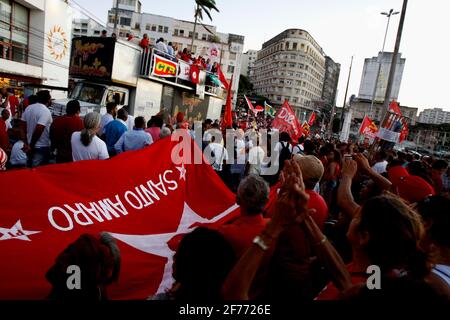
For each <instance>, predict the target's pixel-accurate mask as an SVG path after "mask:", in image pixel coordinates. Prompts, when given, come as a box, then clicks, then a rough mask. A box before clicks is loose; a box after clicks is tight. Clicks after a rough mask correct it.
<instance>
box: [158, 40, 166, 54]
mask: <svg viewBox="0 0 450 320" xmlns="http://www.w3.org/2000/svg"><path fill="white" fill-rule="evenodd" d="M155 48H156V50H159V51H161V52H164V53H168V49H167V46H166V44H165V43H164V38H159V39H158V40H157V41H156V45H155Z"/></svg>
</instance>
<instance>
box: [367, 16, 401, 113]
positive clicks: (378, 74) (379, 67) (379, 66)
mask: <svg viewBox="0 0 450 320" xmlns="http://www.w3.org/2000/svg"><path fill="white" fill-rule="evenodd" d="M399 13H400V12H398V11H395V12H394V9H391V10H389V12H381V14H382V15H383V16H386V17H387V18H388V20H387V25H386V32H385V34H384V40H383V48H382V49H381V55H380V56H379V57H378V59H377V60H378V69H377V75H376V77H375V84H374V86H373V87H374V88H373V93H372V101H371V104H370V109H369V116H370V117H371V118H372V110H373V104H374V102H375V96H376V94H377V85H378V80H379V78H380V71H381V63H382V58H383V54H384V48H385V45H386V38H387V34H388V30H389V22H390V21H391V16H394V15H396V14H399Z"/></svg>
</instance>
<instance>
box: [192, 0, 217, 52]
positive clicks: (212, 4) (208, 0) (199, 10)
mask: <svg viewBox="0 0 450 320" xmlns="http://www.w3.org/2000/svg"><path fill="white" fill-rule="evenodd" d="M213 10H215V11H217V12H219V9H217V7H216V1H215V0H195V15H194V18H195V22H194V32H193V34H192V42H191V51H192V49H193V48H194V39H195V32H196V30H197V22H198V21H200V23H201V21H203V14H204V13H206V15H207V16H208V18H209V20H211V21H212V17H211V11H213ZM201 25H202V26H203V27H204V28H205V29H206V30H207V31H208V32H209V33H211V34H214V33H213V32H212V31H211V30H209V29H208V28H207V27H206V26H205V25H204V24H203V23H201Z"/></svg>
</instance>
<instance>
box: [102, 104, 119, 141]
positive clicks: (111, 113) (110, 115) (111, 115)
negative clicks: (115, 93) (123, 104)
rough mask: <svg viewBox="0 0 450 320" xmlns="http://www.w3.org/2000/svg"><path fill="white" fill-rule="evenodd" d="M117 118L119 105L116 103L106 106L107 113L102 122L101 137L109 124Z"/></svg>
mask: <svg viewBox="0 0 450 320" xmlns="http://www.w3.org/2000/svg"><path fill="white" fill-rule="evenodd" d="M116 116H117V104H116V103H115V102H109V103H108V104H107V105H106V113H105V114H104V115H103V116H102V119H101V120H100V135H102V134H104V131H103V129H104V128H105V127H106V125H107V124H108V123H110V122H111V121H113V120H114V119H115V118H116Z"/></svg>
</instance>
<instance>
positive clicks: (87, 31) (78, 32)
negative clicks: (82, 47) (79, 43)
mask: <svg viewBox="0 0 450 320" xmlns="http://www.w3.org/2000/svg"><path fill="white" fill-rule="evenodd" d="M104 29H105V27H104V26H102V25H100V24H99V23H97V22H95V21H94V20H92V19H90V18H83V19H74V20H73V21H72V37H74V38H75V37H83V36H84V37H99V36H100V35H101V32H102V30H104Z"/></svg>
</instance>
